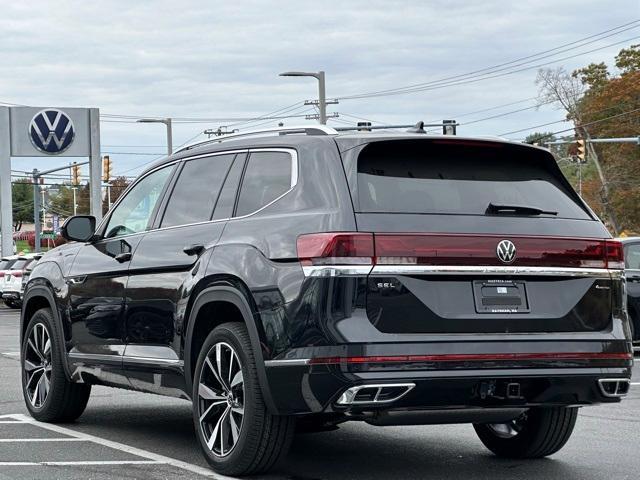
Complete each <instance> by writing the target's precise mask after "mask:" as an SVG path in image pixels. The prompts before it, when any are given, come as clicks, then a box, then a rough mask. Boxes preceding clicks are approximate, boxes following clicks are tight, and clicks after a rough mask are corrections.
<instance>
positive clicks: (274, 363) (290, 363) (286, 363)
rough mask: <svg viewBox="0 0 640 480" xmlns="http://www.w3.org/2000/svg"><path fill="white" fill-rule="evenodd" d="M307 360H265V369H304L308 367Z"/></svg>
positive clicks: (308, 360)
mask: <svg viewBox="0 0 640 480" xmlns="http://www.w3.org/2000/svg"><path fill="white" fill-rule="evenodd" d="M309 362H311V359H309V358H293V359H290V360H286V359H285V360H265V362H264V366H265V367H305V366H307V365H309Z"/></svg>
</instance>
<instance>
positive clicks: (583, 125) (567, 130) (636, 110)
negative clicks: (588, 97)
mask: <svg viewBox="0 0 640 480" xmlns="http://www.w3.org/2000/svg"><path fill="white" fill-rule="evenodd" d="M610 109H611V108H609V110H610ZM605 110H606V109H605ZM635 112H640V108H635V109H633V110H628V111H626V112H622V113H618V114H616V115H611V116H609V117H605V118H601V119H600V120H593V121H591V122H587V123H581V124H576V125H575V127H573V128H567V129H564V130H558V131H557V132H551V133H548V134H547V135H543V136H541V137H538V139H541V138H546V137H550V136H552V135H555V134H557V133H564V132H569V131H571V130H575V129H576V128H583V127H588V126H589V125H594V124H596V123H601V122H605V121H607V120H611V119H613V118H618V117H622V116H624V115H629V114H631V113H635ZM569 121H570V120H558V121H557V122H550V123H545V124H542V125H536V126H533V127H529V128H523V129H521V130H514V131H512V132H506V133H501V134H499V135H500V136H506V135H511V134H513V133H520V132H526V131H528V130H531V129H534V128H538V127H545V126H547V125H552V124H554V123H560V122H569Z"/></svg>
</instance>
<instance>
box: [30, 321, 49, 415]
mask: <svg viewBox="0 0 640 480" xmlns="http://www.w3.org/2000/svg"><path fill="white" fill-rule="evenodd" d="M23 368H24V375H25V391H26V393H27V397H28V398H29V402H30V403H31V405H32V406H33V407H34V408H41V407H42V405H44V402H45V401H46V400H47V396H48V395H49V389H50V387H51V369H52V365H51V337H50V336H49V332H48V330H47V327H45V325H44V324H42V323H36V324H35V325H34V326H33V328H32V329H31V331H30V332H29V336H28V337H27V343H26V346H25V352H24V367H23Z"/></svg>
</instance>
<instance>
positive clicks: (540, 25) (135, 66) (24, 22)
mask: <svg viewBox="0 0 640 480" xmlns="http://www.w3.org/2000/svg"><path fill="white" fill-rule="evenodd" d="M633 10H635V11H636V12H637V11H638V4H637V2H636V1H635V0H630V1H621V2H618V3H617V4H616V8H615V9H613V8H611V7H610V5H607V3H606V2H598V1H595V0H594V1H589V2H584V1H565V2H561V3H560V4H559V3H558V2H555V1H550V0H544V1H536V2H504V1H497V0H488V1H483V2H476V1H458V2H409V1H388V0H387V1H371V0H370V1H360V0H357V1H353V0H351V1H348V2H345V1H342V2H338V1H324V2H317V1H315V2H306V1H291V0H281V1H277V2H274V1H272V2H266V1H241V2H201V1H200V2H196V1H181V2H176V1H148V0H144V1H136V2H131V1H120V0H113V1H109V2H83V1H60V2H55V4H52V3H51V2H48V1H30V2H9V3H7V4H5V5H4V6H3V15H2V17H0V59H1V60H2V62H1V64H2V74H1V75H0V101H6V102H15V103H24V104H30V105H62V106H65V105H68V106H97V107H100V109H101V112H103V113H116V114H133V115H145V116H171V117H216V118H218V117H244V116H254V115H259V114H263V113H265V112H269V111H272V110H275V109H277V108H280V107H283V106H286V105H290V104H293V103H294V102H297V101H302V100H304V99H310V98H314V97H315V96H316V85H315V83H314V81H313V80H311V79H292V78H279V77H277V74H278V73H279V72H281V71H285V70H291V69H296V70H298V69H299V70H305V69H308V70H318V69H324V70H325V71H326V72H327V89H328V95H329V96H340V95H351V94H357V93H361V92H367V91H376V90H384V89H389V88H395V87H398V86H403V85H408V84H415V83H421V82H426V81H431V80H434V79H438V78H442V77H447V76H451V75H456V74H460V73H464V72H468V71H473V70H476V69H480V68H483V67H486V66H489V65H494V64H499V63H502V62H505V61H509V60H512V59H516V58H519V57H523V56H526V55H530V54H532V53H535V52H538V51H542V50H546V49H549V48H553V47H555V46H557V45H560V44H563V43H568V42H571V41H573V40H575V39H577V38H581V37H584V36H587V35H590V34H593V33H596V32H599V31H603V30H606V29H607V28H611V27H613V26H616V25H620V24H623V23H625V22H628V21H629V18H630V14H629V12H631V11H633ZM635 32H638V30H635ZM633 33H634V31H630V32H626V33H624V34H621V35H619V36H617V37H614V38H612V39H610V41H609V40H606V41H603V42H601V43H600V44H596V45H594V47H595V46H600V45H604V44H606V43H607V42H609V43H612V42H613V41H616V40H621V39H624V38H627V37H631V36H633ZM636 34H637V33H636ZM621 47H622V46H618V47H611V48H610V49H607V50H603V51H600V52H595V53H593V54H591V55H585V56H583V57H579V58H576V59H573V60H569V61H567V62H566V65H567V68H568V69H573V68H576V67H579V66H582V65H585V64H587V63H589V62H590V61H602V60H604V61H607V62H609V63H611V59H612V58H613V56H614V55H615V53H617V51H618V50H619V49H620V48H621ZM534 79H535V71H533V70H531V71H526V72H521V73H518V74H514V75H511V76H508V77H502V78H497V79H494V80H487V81H485V82H478V83H472V84H468V85H460V86H457V87H450V88H447V89H438V90H431V91H426V92H421V93H416V94H411V95H402V96H391V97H381V98H370V99H363V100H351V101H346V100H345V101H343V102H341V103H340V104H339V105H332V106H330V108H329V110H330V111H338V112H345V113H349V114H353V115H357V116H362V117H366V118H373V119H376V120H380V121H385V122H389V123H397V122H403V123H415V121H417V120H418V119H425V120H428V119H438V118H440V119H441V118H456V115H458V114H462V113H465V112H470V111H474V110H479V109H482V108H488V107H492V106H495V105H500V104H504V103H509V102H511V101H517V100H520V99H523V98H528V97H532V96H535V95H536V87H535V85H534ZM506 110H509V109H508V108H507V109H506ZM561 117H562V115H561V114H560V113H559V112H557V111H554V110H553V109H549V108H546V109H541V110H540V111H535V110H530V111H525V112H522V113H520V114H517V115H513V116H506V117H503V118H500V119H495V120H492V121H487V122H481V123H477V124H473V125H470V126H469V128H468V129H467V130H465V129H464V127H463V128H461V131H462V132H464V133H468V134H496V133H500V132H502V131H508V130H515V129H518V128H524V127H526V126H528V125H535V124H537V123H545V122H547V121H552V120H555V119H557V118H561ZM345 118H346V117H345ZM350 120H352V119H350ZM274 123H275V121H274ZM294 123H298V121H296V122H294ZM217 126H218V124H211V125H203V124H182V125H177V126H176V129H175V138H176V141H175V142H174V143H176V144H179V143H181V142H182V141H184V140H186V139H188V138H190V137H193V136H194V135H195V134H197V133H198V131H199V130H202V129H204V128H205V127H217ZM102 134H103V139H102V143H103V144H104V145H162V144H163V143H164V136H163V135H164V131H163V130H162V128H161V127H160V126H157V125H144V126H143V125H136V124H120V123H117V124H116V123H104V124H103V126H102ZM114 150H117V149H114ZM121 150H122V149H121ZM158 150H160V151H161V150H162V149H161V148H160V149H158V148H153V149H152V148H149V149H146V151H147V152H148V151H158ZM122 151H129V150H122ZM140 151H144V149H141V150H140ZM114 158H115V161H116V167H117V168H116V171H122V170H126V169H129V168H131V167H133V166H136V165H138V164H140V163H143V162H144V161H146V157H142V156H139V157H138V156H132V155H130V156H127V155H120V156H116V157H114Z"/></svg>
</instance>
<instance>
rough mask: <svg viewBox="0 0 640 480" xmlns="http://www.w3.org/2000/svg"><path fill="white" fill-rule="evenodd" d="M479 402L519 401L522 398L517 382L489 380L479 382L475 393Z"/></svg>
mask: <svg viewBox="0 0 640 480" xmlns="http://www.w3.org/2000/svg"><path fill="white" fill-rule="evenodd" d="M475 393H476V395H477V396H478V397H480V399H481V400H486V399H496V400H520V399H522V398H523V396H522V393H521V389H520V384H519V383H518V382H509V381H496V380H490V381H486V382H481V383H480V384H479V385H478V386H477V392H475Z"/></svg>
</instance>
